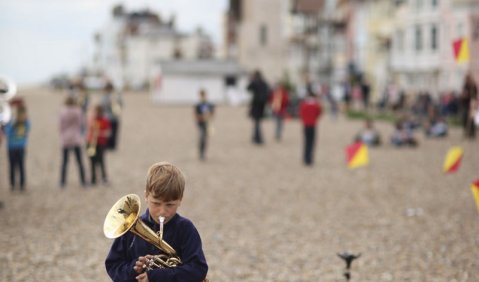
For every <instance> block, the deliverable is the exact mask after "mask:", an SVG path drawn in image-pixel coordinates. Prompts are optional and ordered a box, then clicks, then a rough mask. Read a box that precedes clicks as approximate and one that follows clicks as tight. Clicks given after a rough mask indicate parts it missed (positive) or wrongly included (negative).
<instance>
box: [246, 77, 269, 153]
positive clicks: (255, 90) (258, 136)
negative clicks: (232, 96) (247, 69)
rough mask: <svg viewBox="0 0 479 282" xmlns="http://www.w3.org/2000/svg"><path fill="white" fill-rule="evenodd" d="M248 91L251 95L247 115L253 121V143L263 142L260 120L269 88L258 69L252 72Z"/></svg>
mask: <svg viewBox="0 0 479 282" xmlns="http://www.w3.org/2000/svg"><path fill="white" fill-rule="evenodd" d="M247 89H248V91H249V92H251V94H252V95H253V97H252V99H251V103H250V109H249V115H250V117H251V118H252V119H253V122H254V130H253V140H252V141H253V143H254V144H257V145H260V144H263V142H264V140H263V134H262V132H261V120H262V119H263V117H264V109H265V107H266V103H267V102H268V98H269V94H270V88H269V85H268V83H267V82H266V81H265V80H264V79H263V75H262V74H261V72H260V71H259V70H256V71H254V72H253V75H252V77H251V79H250V82H249V84H248V87H247Z"/></svg>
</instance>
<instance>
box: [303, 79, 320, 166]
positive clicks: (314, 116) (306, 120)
mask: <svg viewBox="0 0 479 282" xmlns="http://www.w3.org/2000/svg"><path fill="white" fill-rule="evenodd" d="M321 111H322V107H321V104H320V103H319V101H318V99H317V98H316V95H315V94H314V92H313V91H312V89H311V88H308V96H307V97H306V98H305V99H304V100H303V101H302V102H301V104H300V106H299V116H300V117H301V121H302V123H303V127H304V155H303V162H304V164H305V165H307V166H312V165H313V155H314V144H315V139H316V123H317V121H318V118H319V117H320V116H321Z"/></svg>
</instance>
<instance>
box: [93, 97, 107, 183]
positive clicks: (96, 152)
mask: <svg viewBox="0 0 479 282" xmlns="http://www.w3.org/2000/svg"><path fill="white" fill-rule="evenodd" d="M93 115H94V116H93V119H92V120H90V122H89V125H88V132H87V144H88V145H87V154H88V156H89V157H90V167H91V170H90V171H91V174H90V176H91V182H90V184H91V185H96V169H97V167H100V171H101V176H102V180H103V183H104V184H108V177H107V173H106V168H105V151H106V147H107V144H108V137H109V136H110V129H111V127H110V121H109V120H108V119H107V118H105V117H104V116H103V108H102V106H101V105H97V106H95V108H94V112H93Z"/></svg>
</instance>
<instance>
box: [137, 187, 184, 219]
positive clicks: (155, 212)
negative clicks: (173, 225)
mask: <svg viewBox="0 0 479 282" xmlns="http://www.w3.org/2000/svg"><path fill="white" fill-rule="evenodd" d="M145 202H146V204H147V206H148V210H149V211H150V215H151V217H153V220H155V222H156V223H160V220H159V219H158V218H159V217H160V216H163V217H165V222H164V223H167V222H168V221H170V219H171V218H173V216H175V214H176V210H177V209H178V207H179V206H180V205H181V199H180V200H174V201H168V202H166V201H164V200H162V199H158V198H155V197H153V195H152V194H151V193H148V192H145Z"/></svg>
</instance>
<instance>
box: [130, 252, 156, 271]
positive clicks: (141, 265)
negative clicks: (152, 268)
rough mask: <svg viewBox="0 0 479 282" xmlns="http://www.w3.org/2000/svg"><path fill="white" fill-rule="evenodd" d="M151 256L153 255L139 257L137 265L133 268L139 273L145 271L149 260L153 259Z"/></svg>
mask: <svg viewBox="0 0 479 282" xmlns="http://www.w3.org/2000/svg"><path fill="white" fill-rule="evenodd" d="M151 257H152V256H151V255H146V256H144V257H139V258H138V260H137V261H136V263H135V266H133V269H134V270H135V272H136V273H138V274H140V273H143V272H144V271H145V269H146V267H147V263H148V260H149V259H151Z"/></svg>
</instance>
